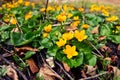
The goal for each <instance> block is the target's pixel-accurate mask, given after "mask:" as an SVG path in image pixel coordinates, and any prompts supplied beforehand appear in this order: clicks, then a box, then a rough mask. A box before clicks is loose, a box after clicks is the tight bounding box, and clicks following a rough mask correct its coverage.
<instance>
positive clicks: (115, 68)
mask: <svg viewBox="0 0 120 80" xmlns="http://www.w3.org/2000/svg"><path fill="white" fill-rule="evenodd" d="M110 67H112V69H113V71H114V74H115V76H116V77H118V76H120V70H119V69H118V68H117V67H114V66H110Z"/></svg>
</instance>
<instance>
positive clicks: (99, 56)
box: [92, 51, 102, 57]
mask: <svg viewBox="0 0 120 80" xmlns="http://www.w3.org/2000/svg"><path fill="white" fill-rule="evenodd" d="M92 53H93V54H94V55H96V56H97V57H102V56H100V55H98V54H97V53H95V52H93V51H92Z"/></svg>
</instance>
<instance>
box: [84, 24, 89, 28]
mask: <svg viewBox="0 0 120 80" xmlns="http://www.w3.org/2000/svg"><path fill="white" fill-rule="evenodd" d="M89 27H90V26H89V25H88V24H83V25H82V28H84V29H87V28H89Z"/></svg>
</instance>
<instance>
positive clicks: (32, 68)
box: [26, 58, 39, 73]
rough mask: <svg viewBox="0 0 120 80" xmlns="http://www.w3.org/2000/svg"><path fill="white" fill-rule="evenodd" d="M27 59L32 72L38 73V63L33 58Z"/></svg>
mask: <svg viewBox="0 0 120 80" xmlns="http://www.w3.org/2000/svg"><path fill="white" fill-rule="evenodd" d="M26 61H27V63H28V65H29V67H30V70H31V72H32V73H36V72H38V71H39V69H38V67H37V66H36V64H35V62H34V60H33V59H32V58H31V59H28V60H26Z"/></svg>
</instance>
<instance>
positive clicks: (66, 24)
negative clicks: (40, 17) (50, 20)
mask: <svg viewBox="0 0 120 80" xmlns="http://www.w3.org/2000/svg"><path fill="white" fill-rule="evenodd" d="M68 24H70V22H66V23H63V24H62V25H68ZM52 26H61V24H53V25H52Z"/></svg>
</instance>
